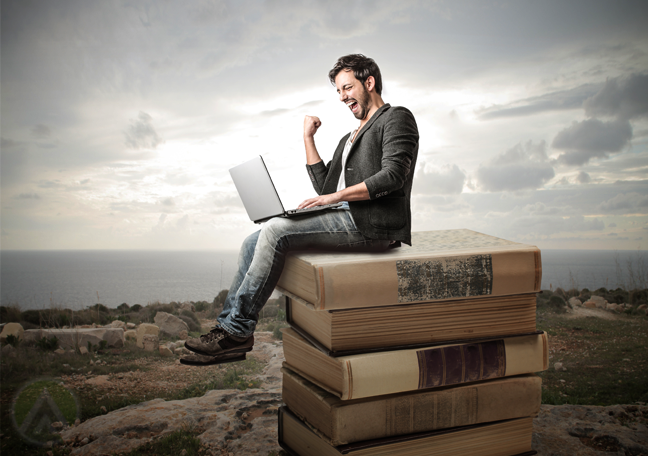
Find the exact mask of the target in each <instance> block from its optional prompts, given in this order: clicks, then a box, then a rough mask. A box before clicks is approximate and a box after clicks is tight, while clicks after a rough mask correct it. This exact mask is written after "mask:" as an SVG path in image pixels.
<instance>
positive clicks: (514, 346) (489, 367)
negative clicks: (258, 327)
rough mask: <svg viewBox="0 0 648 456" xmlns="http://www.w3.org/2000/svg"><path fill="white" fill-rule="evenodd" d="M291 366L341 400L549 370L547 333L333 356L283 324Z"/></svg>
mask: <svg viewBox="0 0 648 456" xmlns="http://www.w3.org/2000/svg"><path fill="white" fill-rule="evenodd" d="M282 333H283V348H284V356H285V358H286V364H287V365H288V367H289V368H290V369H292V370H293V371H295V372H297V373H298V374H300V375H301V376H302V377H305V378H306V379H308V380H310V381H311V382H313V383H315V384H316V385H318V386H320V387H321V388H324V389H325V390H327V391H329V392H331V393H332V394H335V395H336V396H337V397H339V398H340V399H343V400H349V399H360V398H363V397H372V396H380V395H383V394H393V393H401V392H405V391H416V390H421V389H427V388H437V387H441V386H449V385H458V384H462V383H468V382H476V381H480V380H488V379H494V378H501V377H511V376H514V375H521V374H529V373H533V372H540V371H543V370H545V369H547V364H548V345H547V344H548V342H547V335H546V333H544V332H541V333H538V334H531V335H524V336H510V337H504V338H498V339H488V340H484V341H472V342H468V343H455V344H446V345H434V346H430V347H424V348H414V349H412V348H408V349H402V350H392V351H381V352H372V353H359V354H354V355H348V356H339V357H333V356H328V355H327V354H326V353H324V352H322V351H321V350H319V349H318V348H316V347H315V346H314V345H312V344H311V343H310V342H308V341H307V340H306V339H304V338H303V337H302V336H300V335H299V334H298V333H297V332H295V331H294V330H293V329H291V328H284V329H282Z"/></svg>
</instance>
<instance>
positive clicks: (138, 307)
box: [130, 304, 143, 312]
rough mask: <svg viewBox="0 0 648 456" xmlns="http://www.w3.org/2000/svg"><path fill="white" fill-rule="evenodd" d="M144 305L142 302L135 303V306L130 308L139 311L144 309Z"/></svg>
mask: <svg viewBox="0 0 648 456" xmlns="http://www.w3.org/2000/svg"><path fill="white" fill-rule="evenodd" d="M142 308H143V307H142V305H141V304H133V306H132V307H131V308H130V310H131V312H139V311H140V310H142Z"/></svg>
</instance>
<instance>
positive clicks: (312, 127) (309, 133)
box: [304, 116, 322, 165]
mask: <svg viewBox="0 0 648 456" xmlns="http://www.w3.org/2000/svg"><path fill="white" fill-rule="evenodd" d="M320 125H322V122H321V121H320V120H319V118H317V117H315V116H306V117H305V118H304V146H305V147H306V163H307V164H309V165H314V164H315V163H319V162H321V161H322V158H321V157H320V156H319V153H318V152H317V147H315V133H317V129H318V128H319V127H320Z"/></svg>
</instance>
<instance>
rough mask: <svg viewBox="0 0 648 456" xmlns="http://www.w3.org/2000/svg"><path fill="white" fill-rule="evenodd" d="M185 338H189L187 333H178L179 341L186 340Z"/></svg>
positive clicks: (183, 331)
mask: <svg viewBox="0 0 648 456" xmlns="http://www.w3.org/2000/svg"><path fill="white" fill-rule="evenodd" d="M187 337H189V332H188V331H185V330H184V329H183V330H182V331H180V332H179V333H178V338H179V339H182V340H186V339H187Z"/></svg>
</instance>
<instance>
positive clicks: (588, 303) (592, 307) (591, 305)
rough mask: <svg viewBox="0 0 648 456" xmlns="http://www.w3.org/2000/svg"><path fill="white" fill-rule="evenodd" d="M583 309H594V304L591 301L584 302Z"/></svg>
mask: <svg viewBox="0 0 648 456" xmlns="http://www.w3.org/2000/svg"><path fill="white" fill-rule="evenodd" d="M583 307H587V308H588V309H596V303H595V302H592V301H586V302H584V303H583Z"/></svg>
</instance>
